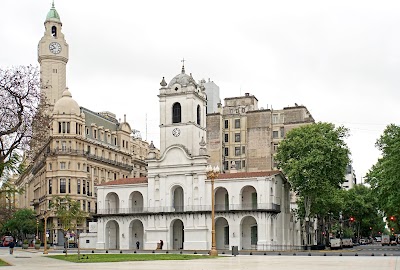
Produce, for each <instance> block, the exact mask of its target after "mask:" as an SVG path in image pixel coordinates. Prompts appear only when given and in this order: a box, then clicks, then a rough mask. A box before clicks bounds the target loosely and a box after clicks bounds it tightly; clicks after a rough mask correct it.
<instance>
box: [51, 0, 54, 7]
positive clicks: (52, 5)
mask: <svg viewBox="0 0 400 270" xmlns="http://www.w3.org/2000/svg"><path fill="white" fill-rule="evenodd" d="M51 7H52V8H54V0H53V2H52V3H51Z"/></svg>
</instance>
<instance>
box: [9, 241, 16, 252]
mask: <svg viewBox="0 0 400 270" xmlns="http://www.w3.org/2000/svg"><path fill="white" fill-rule="evenodd" d="M8 246H9V247H10V254H11V255H13V254H14V247H15V243H14V241H11V242H10V243H9V244H8Z"/></svg>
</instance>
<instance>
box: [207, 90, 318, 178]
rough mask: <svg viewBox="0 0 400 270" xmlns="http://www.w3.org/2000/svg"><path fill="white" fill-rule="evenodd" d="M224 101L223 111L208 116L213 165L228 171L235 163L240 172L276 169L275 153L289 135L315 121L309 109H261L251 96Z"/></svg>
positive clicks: (208, 138) (299, 107) (295, 107)
mask: <svg viewBox="0 0 400 270" xmlns="http://www.w3.org/2000/svg"><path fill="white" fill-rule="evenodd" d="M224 102H225V104H224V106H223V107H222V108H220V111H219V112H216V113H210V114H207V149H208V154H209V155H210V158H211V163H213V164H218V165H219V166H220V167H221V168H223V169H224V170H225V171H227V170H229V168H230V167H231V165H232V163H234V164H235V166H236V169H237V170H238V171H239V172H253V171H269V170H272V169H275V168H276V163H275V162H274V154H275V152H276V150H277V147H278V144H279V142H280V141H281V140H282V139H283V138H284V137H285V134H286V133H287V132H288V131H290V130H291V129H293V128H295V127H298V126H301V125H306V124H310V123H314V122H315V121H314V118H313V117H312V116H311V114H310V112H309V111H308V110H307V108H306V107H305V106H299V105H297V104H296V105H295V106H293V107H285V108H283V109H281V110H274V109H264V108H259V107H258V100H257V98H256V97H255V96H253V95H250V94H249V93H246V94H245V95H244V96H241V97H232V98H225V99H224Z"/></svg>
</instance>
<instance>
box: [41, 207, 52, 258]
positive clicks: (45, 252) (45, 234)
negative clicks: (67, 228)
mask: <svg viewBox="0 0 400 270" xmlns="http://www.w3.org/2000/svg"><path fill="white" fill-rule="evenodd" d="M50 213H51V212H50V211H44V214H43V217H44V251H43V254H48V253H49V252H48V251H47V218H48V217H49V216H50Z"/></svg>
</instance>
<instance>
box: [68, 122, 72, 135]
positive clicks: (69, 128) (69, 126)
mask: <svg viewBox="0 0 400 270" xmlns="http://www.w3.org/2000/svg"><path fill="white" fill-rule="evenodd" d="M70 130H71V124H70V122H67V133H70Z"/></svg>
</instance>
